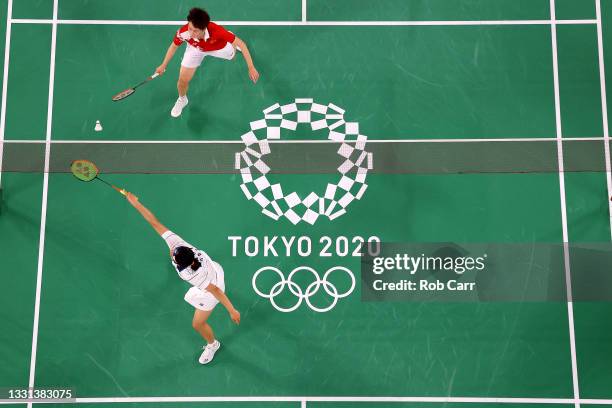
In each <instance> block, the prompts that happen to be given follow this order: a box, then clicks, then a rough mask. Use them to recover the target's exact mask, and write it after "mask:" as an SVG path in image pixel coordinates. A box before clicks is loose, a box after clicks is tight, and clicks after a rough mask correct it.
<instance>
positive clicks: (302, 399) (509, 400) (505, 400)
mask: <svg viewBox="0 0 612 408" xmlns="http://www.w3.org/2000/svg"><path fill="white" fill-rule="evenodd" d="M6 401H7V400H0V405H7V404H16V403H19V402H20V401H15V400H10V401H9V402H6ZM70 401H71V402H74V403H81V404H100V403H107V404H109V403H153V402H179V403H181V402H183V403H184V402H299V403H306V402H413V403H415V402H425V403H480V404H482V403H485V404H538V405H539V404H573V403H574V402H575V401H578V402H579V403H582V404H589V405H612V399H596V398H584V399H579V400H575V399H573V398H522V397H516V398H513V397H499V398H496V397H402V396H390V397H368V396H342V397H334V396H283V397H279V396H240V397H238V396H215V397H92V398H85V397H84V398H75V399H74V400H70ZM21 402H24V401H23V400H22V401H21ZM50 403H57V401H55V400H53V401H44V400H36V404H50Z"/></svg>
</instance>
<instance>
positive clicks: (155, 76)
mask: <svg viewBox="0 0 612 408" xmlns="http://www.w3.org/2000/svg"><path fill="white" fill-rule="evenodd" d="M158 76H159V74H158V73H157V72H156V73H154V74H153V75H151V79H153V78H157V77H158Z"/></svg>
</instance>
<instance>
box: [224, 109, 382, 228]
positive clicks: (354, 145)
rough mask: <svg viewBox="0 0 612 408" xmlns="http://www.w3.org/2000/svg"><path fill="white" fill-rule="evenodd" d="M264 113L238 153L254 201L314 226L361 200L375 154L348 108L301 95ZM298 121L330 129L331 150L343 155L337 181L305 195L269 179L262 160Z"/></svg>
mask: <svg viewBox="0 0 612 408" xmlns="http://www.w3.org/2000/svg"><path fill="white" fill-rule="evenodd" d="M263 114H264V118H263V119H260V120H257V121H254V122H251V124H250V127H251V130H250V131H249V132H247V133H245V134H244V135H242V140H243V141H244V145H245V147H244V150H243V151H241V152H239V153H236V162H235V167H236V170H239V171H240V174H241V176H242V184H241V185H240V188H241V189H242V191H243V193H244V195H245V196H246V197H247V199H249V200H255V202H257V203H258V204H259V205H260V206H261V208H262V212H263V213H264V214H265V215H267V216H268V217H270V218H272V219H274V220H279V219H280V218H282V217H285V218H287V219H288V220H289V221H290V222H291V223H293V224H297V223H299V222H300V221H305V222H307V223H309V224H311V225H312V224H314V223H315V222H316V221H317V219H318V218H319V216H325V217H327V218H329V219H330V220H334V219H336V218H338V217H340V216H341V215H343V214H345V213H346V208H347V207H348V205H349V204H350V203H351V202H352V201H353V200H355V199H357V200H359V199H361V197H362V196H363V193H364V192H365V191H366V189H367V188H368V185H367V184H366V183H365V180H366V176H367V174H368V171H369V170H372V166H373V158H372V153H369V152H367V151H366V150H365V148H366V142H367V139H368V138H367V137H366V136H364V135H361V134H360V133H359V124H358V123H357V122H345V120H344V109H342V108H340V107H338V106H336V105H334V104H333V103H329V104H327V105H321V104H318V103H316V102H314V101H313V100H312V99H299V98H298V99H295V101H294V102H292V103H289V104H286V105H280V104H278V103H275V104H274V105H272V106H269V107H268V108H266V109H264V110H263ZM298 124H310V127H311V129H312V130H313V131H315V130H321V129H327V130H328V136H327V138H328V139H329V140H331V141H332V142H335V143H330V149H336V150H337V153H338V156H339V166H338V174H339V179H338V181H337V182H336V183H328V184H327V186H326V188H325V191H319V192H314V191H313V192H311V193H309V194H306V195H305V196H304V197H300V195H299V194H298V193H296V192H295V191H293V192H287V191H286V190H284V189H283V187H282V186H281V184H280V183H272V182H270V180H269V179H268V177H267V174H268V173H269V172H270V167H268V165H267V164H266V162H265V160H264V159H265V156H266V155H267V154H270V152H271V150H270V149H271V147H270V146H271V143H270V141H274V140H280V138H281V129H287V130H292V131H295V129H296V128H297V126H298Z"/></svg>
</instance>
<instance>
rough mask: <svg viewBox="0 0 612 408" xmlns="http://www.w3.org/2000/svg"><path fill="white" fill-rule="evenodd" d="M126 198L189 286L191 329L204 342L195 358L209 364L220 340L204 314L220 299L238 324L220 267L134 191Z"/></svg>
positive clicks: (209, 311)
mask: <svg viewBox="0 0 612 408" xmlns="http://www.w3.org/2000/svg"><path fill="white" fill-rule="evenodd" d="M126 198H127V200H128V201H129V202H130V204H132V206H134V208H136V209H137V210H138V212H139V213H140V214H141V215H142V216H143V217H144V219H145V220H147V221H148V223H149V224H151V226H152V227H153V229H154V230H155V231H156V232H157V233H158V234H159V235H161V237H162V238H163V239H164V240H165V241H166V243H167V244H168V247H169V248H170V259H171V260H172V265H173V266H174V268H175V269H176V272H177V273H178V275H179V277H180V278H181V279H183V280H184V281H186V282H188V283H189V284H190V285H191V288H190V289H189V290H188V291H187V293H186V294H185V301H187V303H189V304H190V305H192V306H193V307H194V308H195V312H194V314H193V328H194V329H195V330H196V331H197V332H198V333H200V334H201V335H202V337H203V338H204V339H205V340H206V342H207V345H206V346H205V347H204V351H203V352H202V355H201V356H200V359H199V361H200V363H201V364H208V363H210V362H211V361H212V359H213V357H214V356H215V353H216V352H217V350H219V347H221V343H220V342H219V340H217V339H216V338H215V334H214V332H213V329H212V327H210V325H209V324H208V323H207V320H208V317H209V316H210V314H211V313H212V311H213V309H214V308H215V306H216V305H217V303H219V302H221V304H222V305H223V306H225V308H226V309H227V311H228V312H229V315H230V318H231V319H232V320H233V321H234V323H236V324H239V323H240V313H239V312H238V311H237V310H236V309H235V308H234V306H233V305H232V302H230V300H229V298H228V297H227V295H226V294H225V276H224V273H223V268H222V267H221V265H219V264H218V263H217V262H215V261H213V260H212V259H210V257H209V256H208V254H207V253H206V252H204V251H202V250H199V249H197V248H196V247H194V246H193V245H191V244H189V243H187V242H185V241H184V240H183V239H182V238H181V237H179V236H178V235H176V234H175V233H173V232H172V231H170V230H168V228H166V227H165V226H164V225H162V224H161V223H160V222H159V221H158V220H157V218H156V217H155V215H153V213H152V212H151V211H149V210H148V209H147V208H146V207H145V206H144V205H142V204H141V203H140V201H139V200H138V197H136V196H135V195H134V194H132V193H127V194H126Z"/></svg>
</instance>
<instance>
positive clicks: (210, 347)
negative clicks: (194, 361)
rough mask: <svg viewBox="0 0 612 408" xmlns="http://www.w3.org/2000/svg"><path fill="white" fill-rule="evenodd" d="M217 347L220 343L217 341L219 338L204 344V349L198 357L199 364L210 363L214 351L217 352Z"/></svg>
mask: <svg viewBox="0 0 612 408" xmlns="http://www.w3.org/2000/svg"><path fill="white" fill-rule="evenodd" d="M219 347H221V343H220V342H219V340H215V342H214V343H212V344H207V345H206V346H204V351H203V352H202V355H201V356H200V359H199V360H198V361H199V362H200V364H208V363H210V362H211V361H212V359H213V357H214V356H215V353H216V352H217V350H219Z"/></svg>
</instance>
